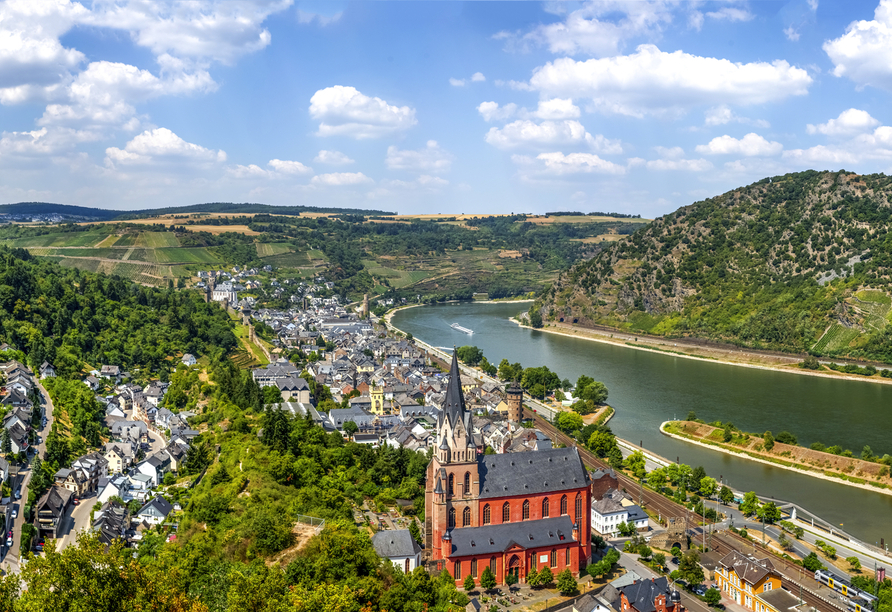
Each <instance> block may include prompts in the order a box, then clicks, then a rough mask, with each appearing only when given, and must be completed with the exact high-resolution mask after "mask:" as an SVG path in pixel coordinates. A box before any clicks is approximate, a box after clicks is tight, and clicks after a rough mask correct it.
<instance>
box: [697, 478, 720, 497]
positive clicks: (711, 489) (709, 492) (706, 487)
mask: <svg viewBox="0 0 892 612" xmlns="http://www.w3.org/2000/svg"><path fill="white" fill-rule="evenodd" d="M716 489H718V483H716V481H715V478H710V477H709V476H705V477H704V478H701V479H700V495H702V496H703V497H712V496H713V495H715V492H716Z"/></svg>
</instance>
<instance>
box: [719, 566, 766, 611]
mask: <svg viewBox="0 0 892 612" xmlns="http://www.w3.org/2000/svg"><path fill="white" fill-rule="evenodd" d="M715 580H716V583H717V584H718V585H719V589H721V590H722V591H724V592H725V594H726V595H727V596H728V597H730V598H731V599H733V600H734V601H735V602H736V603H737V604H739V605H741V606H744V607H745V608H746V609H748V610H753V612H764V611H763V610H762V608H761V606H763V605H765V602H760V601H758V600H757V599H756V596H757V595H761V594H763V593H768V592H769V591H773V590H775V589H780V588H781V577H780V574H779V573H778V572H777V570H776V569H774V565H773V564H772V563H771V560H770V559H769V558H768V557H767V556H766V557H762V558H761V559H759V558H756V557H754V556H752V555H744V554H742V553H739V552H737V551H732V552H730V553H728V554H727V555H726V556H725V557H724V558H723V559H722V560H721V561H720V562H719V566H718V567H717V568H716V570H715Z"/></svg>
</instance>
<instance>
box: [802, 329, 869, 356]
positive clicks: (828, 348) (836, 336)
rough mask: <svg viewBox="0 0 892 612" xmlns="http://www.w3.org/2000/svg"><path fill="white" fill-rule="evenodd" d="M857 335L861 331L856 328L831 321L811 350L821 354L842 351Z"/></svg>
mask: <svg viewBox="0 0 892 612" xmlns="http://www.w3.org/2000/svg"><path fill="white" fill-rule="evenodd" d="M859 335H861V332H860V331H859V330H858V329H856V328H851V327H846V326H844V325H841V324H840V323H833V324H832V325H831V326H830V327H828V328H827V331H826V332H824V335H823V336H821V338H820V339H819V340H818V341H817V342H816V343H815V345H814V346H813V347H812V351H813V352H815V353H818V354H821V355H824V354H829V353H835V352H838V351H842V350H844V349H846V348H848V347H849V345H850V344H851V343H852V341H853V340H854V339H855V338H857V337H858V336H859Z"/></svg>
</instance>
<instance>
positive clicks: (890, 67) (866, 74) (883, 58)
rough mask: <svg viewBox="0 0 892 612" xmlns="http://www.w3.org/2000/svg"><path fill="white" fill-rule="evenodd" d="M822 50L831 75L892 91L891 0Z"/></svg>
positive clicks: (851, 24)
mask: <svg viewBox="0 0 892 612" xmlns="http://www.w3.org/2000/svg"><path fill="white" fill-rule="evenodd" d="M824 51H825V52H826V53H827V55H828V56H830V61H832V62H833V65H834V69H833V75H834V76H838V77H848V78H850V79H851V80H852V81H854V82H855V83H857V84H858V85H872V86H873V87H878V88H881V89H886V90H892V0H880V3H879V5H878V6H877V8H876V10H875V11H874V18H873V20H872V21H866V20H861V21H853V22H852V23H850V24H849V26H848V27H847V28H846V33H845V34H843V35H842V36H840V37H839V38H836V39H834V40H828V41H827V42H825V43H824Z"/></svg>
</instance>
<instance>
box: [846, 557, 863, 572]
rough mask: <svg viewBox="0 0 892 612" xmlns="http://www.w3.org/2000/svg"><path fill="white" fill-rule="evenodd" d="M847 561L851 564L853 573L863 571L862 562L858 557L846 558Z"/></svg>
mask: <svg viewBox="0 0 892 612" xmlns="http://www.w3.org/2000/svg"><path fill="white" fill-rule="evenodd" d="M846 561H847V562H848V564H849V567H851V568H852V571H855V572H857V571H859V570H860V569H861V561H860V560H859V559H858V557H846Z"/></svg>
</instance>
